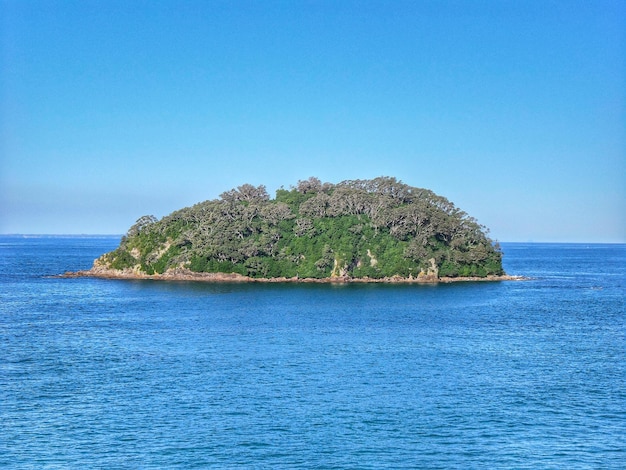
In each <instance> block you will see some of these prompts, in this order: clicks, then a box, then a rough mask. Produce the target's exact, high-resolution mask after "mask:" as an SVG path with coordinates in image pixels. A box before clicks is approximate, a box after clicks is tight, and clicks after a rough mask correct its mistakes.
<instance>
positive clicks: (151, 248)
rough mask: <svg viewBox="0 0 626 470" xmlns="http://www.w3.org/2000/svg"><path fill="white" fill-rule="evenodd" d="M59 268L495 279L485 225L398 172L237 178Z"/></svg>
mask: <svg viewBox="0 0 626 470" xmlns="http://www.w3.org/2000/svg"><path fill="white" fill-rule="evenodd" d="M66 276H93V277H104V278H131V279H161V280H201V281H214V282H219V281H222V282H224V281H227V282H239V281H246V282H255V281H256V282H450V281H456V280H503V279H515V277H512V276H506V275H505V273H504V271H503V269H502V252H501V250H500V247H499V245H498V244H497V243H493V242H492V240H490V239H489V238H488V236H487V233H486V229H485V227H483V226H481V225H479V224H478V223H477V221H476V220H475V219H474V218H472V217H470V216H469V215H467V214H466V213H465V212H463V211H462V210H460V209H458V208H457V207H455V205H454V204H452V203H451V202H450V201H448V200H447V199H446V198H444V197H442V196H438V195H436V194H435V193H433V192H432V191H430V190H427V189H421V188H415V187H411V186H408V185H406V184H404V183H402V182H401V181H399V180H397V179H396V178H392V177H379V178H375V179H372V180H349V181H343V182H341V183H338V184H331V183H322V182H321V181H320V180H319V179H317V178H314V177H311V178H309V179H307V180H304V181H299V182H298V183H297V185H296V186H295V187H291V188H290V189H283V188H281V189H279V190H278V191H277V192H276V197H275V198H274V199H271V198H270V196H269V194H268V193H267V190H266V188H265V186H263V185H261V186H253V185H250V184H244V185H242V186H239V187H238V188H236V189H232V190H230V191H227V192H224V193H222V194H221V195H220V197H219V198H218V199H215V200H209V201H205V202H201V203H199V204H196V205H194V206H192V207H187V208H184V209H181V210H178V211H176V212H173V213H172V214H170V215H168V216H166V217H163V218H162V219H161V220H157V219H156V218H155V217H153V216H143V217H141V218H140V219H139V220H138V221H137V223H135V224H134V225H133V226H132V227H131V228H130V229H129V230H128V233H127V234H126V235H125V236H124V237H123V238H122V240H121V243H120V245H119V247H118V248H117V249H115V250H114V251H112V252H110V253H106V254H104V255H102V256H101V257H100V258H98V259H97V260H95V262H94V265H93V267H92V268H91V269H90V270H89V271H80V272H78V273H67V274H66Z"/></svg>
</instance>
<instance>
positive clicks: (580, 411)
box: [0, 236, 626, 469]
mask: <svg viewBox="0 0 626 470" xmlns="http://www.w3.org/2000/svg"><path fill="white" fill-rule="evenodd" d="M119 241H120V238H119V237H51V236H30V237H26V236H1V237H0V467H2V468H23V469H46V468H50V469H65V468H72V469H74V468H77V469H78V468H80V469H83V468H102V469H105V468H106V469H118V468H119V469H125V468H129V469H142V468H159V469H160V468H167V469H169V468H185V469H186V468H254V469H257V468H258V469H262V468H268V469H270V468H271V469H274V468H307V469H379V468H393V469H402V468H417V469H450V468H452V469H456V468H458V469H468V468H491V469H499V468H515V469H537V468H550V469H561V468H563V469H577V468H580V469H583V468H584V469H587V468H590V469H591V468H593V469H596V468H597V469H622V468H626V386H625V385H626V383H625V379H626V354H625V352H626V348H625V347H626V342H625V332H626V313H625V308H624V300H625V297H626V295H625V294H626V245H623V244H541V243H502V247H503V251H504V266H505V270H506V271H507V273H509V274H516V275H522V276H527V277H528V278H529V279H528V280H525V281H502V282H464V283H454V284H441V285H388V284H365V285H363V284H359V285H335V284H333V285H329V284H210V283H199V282H176V281H174V282H162V281H151V280H134V281H131V280H105V279H91V278H78V279H67V278H59V277H55V275H58V274H60V273H64V272H66V271H76V270H81V269H88V268H89V267H90V266H91V264H92V262H93V260H94V258H96V257H98V256H99V255H100V254H102V253H105V252H107V251H110V250H112V249H114V248H115V247H116V246H117V245H118V243H119Z"/></svg>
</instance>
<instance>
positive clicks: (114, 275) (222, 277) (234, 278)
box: [59, 267, 527, 284]
mask: <svg viewBox="0 0 626 470" xmlns="http://www.w3.org/2000/svg"><path fill="white" fill-rule="evenodd" d="M59 277H61V278H80V277H94V278H100V279H125V280H154V281H196V282H216V283H217V282H219V283H227V282H256V283H315V284H352V283H360V284H367V283H377V284H437V283H451V282H475V281H479V282H486V281H491V282H494V281H522V280H526V279H527V278H525V277H523V276H510V275H507V274H504V275H501V276H487V277H437V276H434V275H419V276H416V277H408V278H406V277H401V276H393V277H385V278H379V279H375V278H368V277H362V278H353V277H349V276H333V277H327V278H322V279H316V278H299V277H291V278H286V277H276V278H251V277H247V276H243V275H241V274H237V273H198V272H194V271H191V270H189V269H184V268H177V269H170V270H168V271H166V272H164V273H163V274H146V273H143V272H141V271H136V270H131V269H124V270H116V269H108V268H104V267H94V268H91V269H89V270H85V271H76V272H66V273H64V274H61V275H59Z"/></svg>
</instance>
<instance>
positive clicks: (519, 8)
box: [0, 0, 626, 242]
mask: <svg viewBox="0 0 626 470" xmlns="http://www.w3.org/2000/svg"><path fill="white" fill-rule="evenodd" d="M0 18H1V19H0V28H1V37H0V38H1V44H2V48H1V56H0V60H1V62H0V93H1V94H0V157H1V160H0V233H76V234H96V233H97V234H107V233H111V234H117V233H124V232H125V231H126V230H127V229H128V227H129V226H130V225H132V224H133V223H134V222H135V220H136V219H137V218H138V217H139V216H141V215H144V214H154V215H156V216H157V217H162V216H164V215H167V214H168V213H170V212H171V211H173V210H175V209H179V208H181V207H185V206H189V205H192V204H194V203H196V202H200V201H203V200H206V199H214V198H216V197H218V195H219V194H220V193H221V192H223V191H225V190H228V189H231V188H233V187H236V186H239V185H241V184H243V183H251V184H255V185H258V184H265V185H266V186H267V188H268V190H269V191H270V193H271V194H273V192H274V191H275V190H276V189H278V188H279V187H280V186H281V185H284V186H285V187H289V186H290V185H295V184H296V183H297V181H298V180H300V179H306V178H308V177H309V176H317V177H319V178H320V179H322V180H323V181H329V182H339V181H342V180H345V179H357V178H373V177H376V176H381V175H386V176H395V177H397V178H398V179H400V180H402V181H404V182H405V183H407V184H410V185H412V186H418V187H424V188H429V189H432V190H433V191H435V192H436V193H438V194H440V195H442V196H445V197H447V198H448V199H450V200H451V201H453V202H454V203H455V204H456V205H457V206H458V207H460V208H461V209H463V210H465V211H466V212H468V213H469V214H470V215H472V216H474V217H476V218H477V219H478V220H479V222H481V223H482V224H484V225H486V226H488V227H489V228H490V229H491V236H492V237H493V238H496V239H499V240H501V241H530V240H532V241H580V242H625V241H626V187H625V186H626V111H625V108H626V99H625V94H626V28H625V25H626V3H625V2H623V1H622V0H616V1H593V0H587V1H575V0H566V1H550V0H539V1H532V0H528V1H525V0H522V1H506V0H500V1H471V0H458V1H446V0H434V1H419V0H414V1H367V0H365V1H360V2H357V1H341V0H332V1H295V0H294V1H271V0H270V1H236V0H232V1H209V0H203V1H182V0H181V1H153V0H150V1H133V0H123V1H117V0H106V1H105V0H101V1H90V0H78V1H53V0H46V1H44V0H42V1H28V0H8V1H7V0H0Z"/></svg>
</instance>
